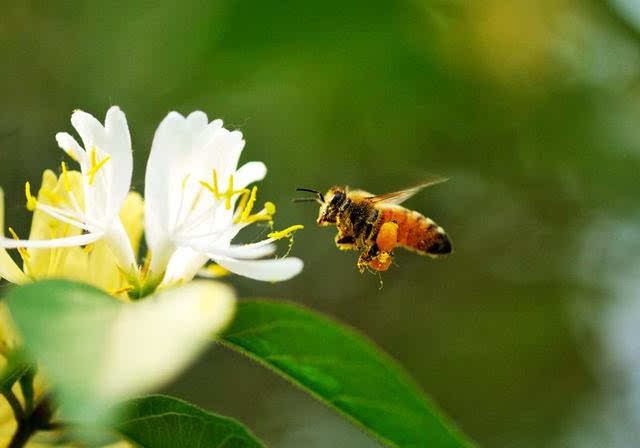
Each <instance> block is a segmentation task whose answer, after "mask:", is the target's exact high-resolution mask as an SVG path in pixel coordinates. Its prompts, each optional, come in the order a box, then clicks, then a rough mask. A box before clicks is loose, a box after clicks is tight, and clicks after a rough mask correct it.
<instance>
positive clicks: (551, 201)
mask: <svg viewBox="0 0 640 448" xmlns="http://www.w3.org/2000/svg"><path fill="white" fill-rule="evenodd" d="M1 11H2V17H0V56H1V59H2V70H1V71H0V103H1V104H2V107H1V108H0V154H1V163H0V183H1V184H2V186H3V187H4V188H5V190H6V196H7V211H6V214H7V222H8V223H11V224H13V225H14V226H15V227H16V229H17V230H19V231H20V232H19V233H21V234H23V235H24V234H25V233H26V231H27V228H28V219H29V214H28V212H27V211H26V210H25V209H24V198H23V193H22V188H23V184H24V181H25V180H27V179H29V180H31V181H32V182H33V183H35V184H36V185H37V184H38V179H39V177H40V174H41V172H42V170H43V169H44V168H48V167H50V168H55V167H56V166H58V165H59V162H60V161H61V160H63V153H62V151H60V150H58V148H57V146H56V144H55V140H54V135H55V133H56V132H57V131H62V130H64V131H69V132H70V131H71V125H70V123H69V117H70V113H71V111H72V110H73V109H75V108H82V109H84V110H86V111H88V112H91V113H93V114H95V115H96V116H99V117H100V118H103V117H104V113H105V111H106V109H107V108H108V106H110V105H112V104H117V105H119V106H121V107H122V108H123V110H124V111H125V112H126V114H127V118H128V120H129V125H130V128H131V132H132V138H133V142H134V151H135V168H134V188H135V189H136V190H138V191H140V192H142V191H143V186H144V166H145V163H146V158H147V156H148V153H149V148H150V144H151V140H152V137H153V133H154V131H155V127H156V126H157V124H158V123H159V121H160V120H161V119H162V118H163V117H164V115H165V114H166V113H167V112H169V111H170V110H178V111H179V112H181V113H183V114H186V113H189V112H190V111H192V110H195V109H201V110H204V111H206V112H207V113H208V114H209V116H210V117H211V118H215V117H220V118H223V119H224V120H225V123H226V125H227V127H230V128H236V129H240V130H242V131H243V132H244V134H245V138H246V140H247V146H246V149H245V152H244V153H243V160H244V161H248V160H263V161H264V162H265V163H266V164H267V166H268V167H269V175H268V176H267V178H266V179H265V181H263V182H262V185H261V193H262V196H261V197H262V198H263V199H270V200H273V201H274V202H276V203H277V204H278V214H277V221H276V225H277V227H279V228H282V227H284V226H287V225H290V224H294V223H302V224H304V225H305V226H306V229H305V230H304V231H302V232H299V233H298V234H296V238H295V246H294V248H293V253H294V254H295V255H297V256H300V257H302V258H303V259H304V260H305V262H306V267H305V270H304V271H303V273H302V274H301V275H300V276H299V277H297V278H296V279H294V280H292V281H289V282H286V283H283V284H275V285H272V284H263V283H257V282H253V281H249V280H244V279H240V278H234V277H231V278H229V279H228V281H229V282H231V283H233V284H234V285H235V286H236V287H237V289H238V290H239V292H240V293H241V296H242V297H254V296H264V297H274V298H282V299H287V300H292V301H294V302H298V303H302V304H305V305H308V306H310V307H312V308H314V309H316V310H319V311H322V312H325V313H328V314H330V315H332V316H335V317H336V318H339V319H340V320H342V321H344V322H347V323H349V324H351V325H353V326H355V327H357V328H358V329H360V330H361V331H362V332H364V333H365V334H367V335H368V336H370V337H371V338H372V339H373V340H375V341H376V342H377V343H378V344H379V345H380V346H381V347H383V348H384V349H385V350H386V351H388V352H389V353H391V354H392V355H393V356H394V357H396V358H397V359H398V360H399V361H400V362H401V363H402V364H403V365H404V366H405V367H406V369H407V370H408V371H409V372H410V373H411V374H412V375H413V376H414V377H415V378H416V379H417V381H418V382H419V383H420V384H421V385H422V387H423V388H424V390H425V391H426V392H427V393H428V394H429V395H430V396H432V397H433V398H434V399H435V400H436V401H437V402H438V403H439V404H440V405H441V407H442V408H443V409H444V410H445V411H446V412H447V413H448V414H449V415H450V416H451V417H452V418H453V419H454V420H455V421H456V422H458V423H459V425H460V426H461V427H462V428H463V429H464V430H465V431H466V432H467V433H468V434H469V435H470V436H471V437H473V438H474V439H476V440H477V441H478V442H480V443H481V445H483V446H491V447H493V446H496V447H540V446H552V447H555V446H557V447H565V446H580V447H583V446H593V447H602V446H612V447H618V446H620V447H626V446H635V443H636V442H637V440H638V437H640V429H639V428H640V338H639V335H640V325H639V322H640V210H638V207H637V205H638V199H639V198H638V194H639V193H640V185H639V182H640V129H639V124H640V121H639V118H640V117H639V114H640V101H639V100H640V6H639V5H638V2H637V1H635V0H610V1H606V0H482V1H480V0H477V1H473V0H467V1H463V0H432V1H420V0H406V1H397V2H374V1H337V0H325V1H323V2H286V1H285V2H264V1H260V2H254V1H242V2H241V1H221V2H217V1H202V2H198V1H182V2H179V4H178V2H170V1H155V2H124V1H113V2H71V1H69V2H38V1H32V2H11V3H9V2H2V8H1ZM431 174H439V175H445V176H449V177H451V180H450V181H449V182H448V183H446V184H443V185H439V186H437V187H434V188H432V189H430V190H428V191H425V192H424V193H421V194H419V195H418V196H416V197H414V198H412V199H411V200H410V201H409V202H408V203H407V206H409V207H411V208H415V209H417V210H419V211H422V212H423V213H424V214H426V215H428V216H430V217H431V218H433V219H434V220H436V221H437V222H438V223H439V224H441V225H442V226H443V227H444V228H445V229H446V230H447V231H448V232H449V234H450V235H451V237H452V239H453V241H454V244H455V250H456V252H455V254H454V255H453V256H451V257H449V258H448V259H445V260H437V261H433V260H430V259H426V258H421V257H419V256H417V255H414V254H410V253H398V255H397V267H393V268H392V269H391V270H390V271H389V272H388V273H386V274H385V275H384V276H383V280H384V288H383V289H382V290H379V289H378V288H379V280H378V278H377V277H376V276H373V275H369V274H365V275H360V274H359V273H358V272H357V271H356V269H355V260H356V257H357V254H356V253H342V252H339V251H338V250H337V249H336V248H335V247H334V245H333V235H334V231H333V230H330V229H319V228H316V227H315V226H314V222H315V217H316V215H317V207H315V206H313V205H310V204H293V203H291V199H292V198H293V197H295V196H296V193H295V191H294V190H295V188H296V187H299V186H305V187H311V188H318V189H321V190H325V189H327V188H328V187H330V186H331V185H334V184H347V185H350V186H353V187H359V188H365V189H367V190H370V191H373V192H379V193H382V192H387V191H391V190H395V189H400V188H403V187H406V186H409V185H412V184H414V183H417V182H419V181H420V180H422V179H424V178H425V177H426V176H428V175H431ZM254 233H256V234H257V231H256V230H255V229H254ZM255 236H256V235H255V234H254V235H246V236H245V237H246V238H247V239H252V238H253V237H255ZM283 246H286V244H283ZM285 249H286V247H283V248H282V250H283V251H284V250H285ZM169 391H170V392H171V393H174V394H177V395H179V396H181V397H183V398H185V399H187V400H191V401H194V402H197V403H199V404H201V405H203V406H204V407H206V408H207V409H210V410H212V411H216V412H220V413H224V414H228V415H232V416H235V417H237V418H239V419H240V420H241V421H243V422H244V423H246V424H247V425H248V426H249V427H251V428H253V429H254V431H255V432H256V433H257V435H258V436H260V437H262V438H263V439H264V440H266V441H267V442H269V443H270V444H271V445H272V446H274V447H303V446H304V447H326V446H336V447H343V446H344V447H370V446H377V444H376V442H374V441H372V440H371V439H369V438H368V437H367V436H365V435H363V434H361V433H360V431H359V430H358V429H356V428H355V427H353V426H351V425H350V424H349V423H347V422H346V421H343V420H342V418H341V417H339V416H337V415H334V414H333V413H332V412H331V411H329V410H327V409H325V408H324V407H323V406H322V405H320V404H317V403H316V402H314V401H313V400H312V399H311V398H309V397H308V396H306V395H305V394H303V393H302V392H299V391H298V390H296V389H294V388H293V387H292V386H290V385H289V384H287V383H286V382H285V381H283V380H281V379H279V378H277V377H276V376H275V375H273V374H271V373H270V372H268V371H266V370H264V369H263V368H262V367H259V366H257V365H255V364H253V363H252V362H250V361H248V360H246V359H243V358H241V357H240V356H239V355H236V354H233V353H229V352H228V351H226V350H225V349H223V348H221V347H214V348H212V349H211V350H210V351H209V352H207V354H206V355H205V356H204V357H203V358H202V359H201V360H200V362H199V363H198V364H197V365H196V366H194V367H193V368H192V369H191V370H190V371H189V372H187V373H186V374H185V375H184V376H183V377H181V378H180V380H178V381H177V382H176V383H175V384H173V385H172V386H171V387H170V388H169Z"/></svg>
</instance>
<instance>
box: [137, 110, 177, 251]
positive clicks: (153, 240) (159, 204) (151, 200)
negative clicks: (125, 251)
mask: <svg viewBox="0 0 640 448" xmlns="http://www.w3.org/2000/svg"><path fill="white" fill-rule="evenodd" d="M183 122H184V117H183V116H182V115H180V114H179V113H177V112H170V113H169V114H168V115H167V116H166V117H165V118H164V119H163V120H162V121H161V122H160V125H159V126H158V129H156V133H155V136H154V137H153V143H152V145H151V153H150V154H149V160H148V162H147V170H146V175H145V186H144V199H145V201H144V202H145V203H144V213H145V220H144V227H145V238H146V240H147V245H148V246H149V248H150V249H151V251H152V252H155V253H157V252H158V251H159V250H160V248H161V247H162V246H164V245H166V244H167V241H168V240H169V238H170V235H169V225H170V224H169V217H170V216H169V208H170V207H169V206H168V204H167V201H168V200H169V193H170V188H171V187H170V185H169V182H167V179H170V178H171V172H170V171H171V167H172V166H173V165H174V164H175V161H176V159H177V157H178V156H179V154H180V151H181V150H182V151H184V150H185V145H186V144H187V138H186V135H185V132H184V131H183V129H182V123H183ZM178 193H180V192H179V191H178Z"/></svg>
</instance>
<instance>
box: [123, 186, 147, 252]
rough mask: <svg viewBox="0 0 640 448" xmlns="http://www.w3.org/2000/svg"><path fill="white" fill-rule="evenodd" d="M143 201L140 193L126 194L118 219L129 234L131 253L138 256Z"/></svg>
mask: <svg viewBox="0 0 640 448" xmlns="http://www.w3.org/2000/svg"><path fill="white" fill-rule="evenodd" d="M143 218H144V202H143V200H142V196H140V193H137V192H135V191H132V192H130V193H129V194H128V195H127V199H126V200H125V201H124V205H123V206H122V210H121V211H120V219H121V220H122V225H124V229H125V230H126V231H127V235H129V239H130V240H131V246H132V247H133V253H134V254H136V256H138V250H139V249H140V240H141V239H142V231H143V229H144V219H143Z"/></svg>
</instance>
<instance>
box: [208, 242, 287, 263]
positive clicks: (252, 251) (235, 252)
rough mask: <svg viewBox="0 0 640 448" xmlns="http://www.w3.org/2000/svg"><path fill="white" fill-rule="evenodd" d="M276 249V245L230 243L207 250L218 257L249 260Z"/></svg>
mask: <svg viewBox="0 0 640 448" xmlns="http://www.w3.org/2000/svg"><path fill="white" fill-rule="evenodd" d="M275 251H276V245H275V244H272V243H269V244H261V243H255V244H244V245H231V246H229V247H228V248H220V249H211V250H210V251H208V253H209V254H210V255H212V254H215V255H216V256H218V257H230V258H239V259H241V260H250V259H256V258H263V257H267V256H269V255H272V254H273V253H274V252H275Z"/></svg>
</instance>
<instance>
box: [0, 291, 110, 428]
mask: <svg viewBox="0 0 640 448" xmlns="http://www.w3.org/2000/svg"><path fill="white" fill-rule="evenodd" d="M6 302H7V305H8V306H9V309H10V311H11V314H12V316H13V319H14V321H15V323H16V327H17V328H18V330H19V332H20V334H21V335H22V337H23V339H24V343H25V346H26V349H27V350H28V351H29V352H30V353H31V354H32V355H33V357H34V358H35V359H37V360H38V362H40V363H41V364H42V365H43V366H44V370H45V371H46V372H47V376H48V377H49V378H50V379H52V380H53V381H54V385H55V386H56V392H57V399H58V402H59V404H60V405H61V407H62V409H63V411H64V412H65V416H66V417H67V418H69V419H70V420H80V421H87V420H98V419H99V418H100V416H101V415H102V412H103V409H102V407H103V404H102V403H101V400H100V398H101V397H97V396H96V390H99V389H100V384H99V382H100V380H101V373H102V371H103V369H104V368H105V366H104V365H103V364H102V362H101V360H102V359H103V358H104V356H103V354H104V353H105V352H106V350H107V344H108V336H109V332H108V329H109V327H110V325H111V323H112V322H113V321H114V320H115V318H116V316H117V315H118V312H119V309H120V306H121V304H120V303H119V302H118V301H116V300H115V299H113V298H112V297H110V296H108V295H106V294H105V293H103V292H102V291H100V290H98V289H96V288H93V287H91V286H88V285H83V284H76V283H71V282H67V281H62V280H48V281H43V282H38V283H32V284H28V285H25V286H21V287H17V288H12V289H11V290H10V291H9V294H8V296H7V298H6Z"/></svg>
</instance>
